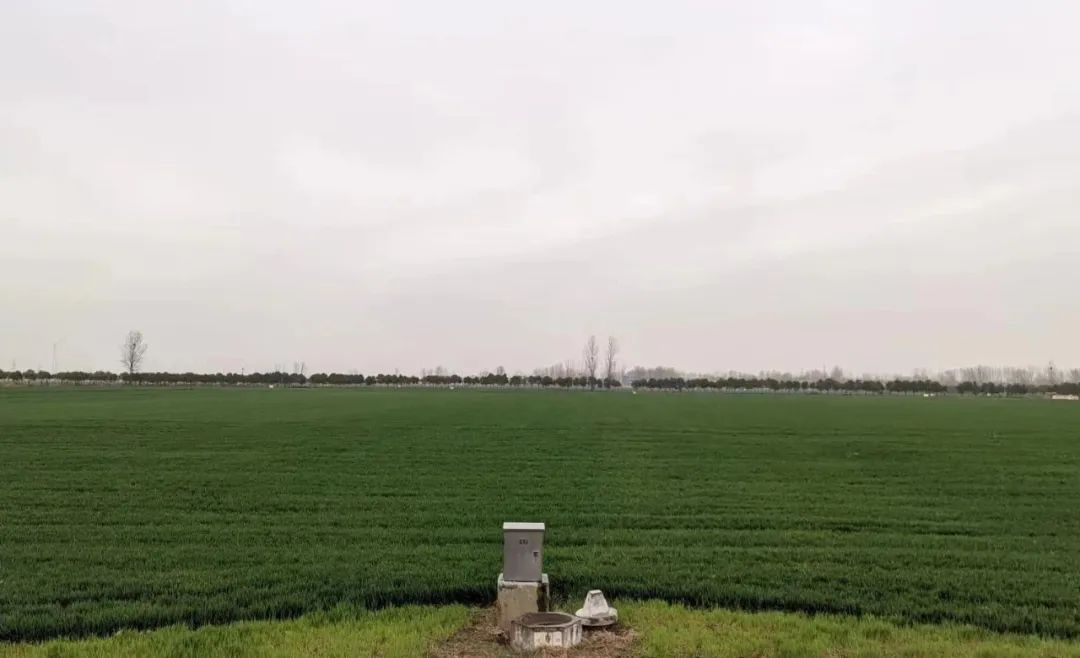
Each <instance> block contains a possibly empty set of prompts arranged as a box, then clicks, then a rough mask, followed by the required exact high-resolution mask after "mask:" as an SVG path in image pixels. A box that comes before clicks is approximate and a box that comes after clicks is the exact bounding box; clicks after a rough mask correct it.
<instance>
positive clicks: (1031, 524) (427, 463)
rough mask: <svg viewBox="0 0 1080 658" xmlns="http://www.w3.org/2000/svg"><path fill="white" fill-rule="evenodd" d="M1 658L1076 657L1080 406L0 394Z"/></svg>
mask: <svg viewBox="0 0 1080 658" xmlns="http://www.w3.org/2000/svg"><path fill="white" fill-rule="evenodd" d="M0 483H2V486H0V640H5V641H22V640H44V639H49V638H55V637H60V636H66V637H77V636H85V635H102V634H108V633H111V632H113V631H117V630H120V629H147V628H157V627H165V626H172V625H175V624H185V625H192V626H198V625H204V624H212V623H224V622H231V621H237V620H265V619H276V618H295V617H300V616H302V615H310V614H314V613H319V612H323V611H332V610H334V609H340V606H343V605H344V606H356V607H358V608H359V609H378V608H383V607H387V606H390V605H398V604H409V605H411V604H425V603H459V604H484V603H490V602H492V601H493V599H494V595H495V587H494V585H495V578H496V575H497V573H498V571H499V566H500V561H501V541H502V540H501V524H502V522H503V521H506V520H519V521H544V522H546V523H547V524H548V535H547V540H546V541H547V550H546V556H545V570H546V571H547V572H548V573H550V574H551V579H552V585H553V589H554V590H555V595H556V597H561V598H562V599H564V600H567V599H578V598H580V596H582V595H583V594H584V592H585V591H586V590H588V589H591V588H601V589H603V590H604V591H605V593H606V594H608V596H611V597H616V598H619V599H622V600H633V599H663V600H666V601H669V602H673V603H679V604H684V605H688V606H690V607H697V608H711V607H726V608H735V609H740V610H774V611H798V612H805V613H830V614H840V615H860V616H861V615H872V616H874V617H875V618H885V619H890V620H893V621H895V622H898V623H901V624H912V623H926V622H953V623H963V624H969V625H973V626H977V627H982V628H984V629H988V630H992V631H1010V632H1021V633H1038V634H1042V635H1049V636H1058V637H1063V638H1076V637H1078V636H1080V405H1078V404H1075V403H1057V402H1050V401H1046V400H1030V399H1021V400H1016V399H985V398H980V399H971V398H967V399H963V398H947V397H946V398H932V399H925V398H921V397H919V398H914V397H912V398H907V397H840V396H801V395H791V396H788V395H722V394H709V393H698V394H665V393H652V394H649V393H645V394H639V395H632V394H630V393H628V392H618V393H615V392H596V393H583V392H559V391H479V390H460V389H459V390H446V389H442V390H406V389H402V390H393V389H381V390H371V389H364V390H351V389H275V390H268V389H210V388H207V389H192V390H165V389H149V388H148V389H121V388H118V389H79V390H76V389H46V388H42V389H29V388H9V389H0Z"/></svg>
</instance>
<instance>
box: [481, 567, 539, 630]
mask: <svg viewBox="0 0 1080 658" xmlns="http://www.w3.org/2000/svg"><path fill="white" fill-rule="evenodd" d="M541 578H542V580H541V581H540V582H538V583H537V582H520V581H515V580H503V575H502V574H499V597H498V600H497V601H496V604H495V609H496V612H497V613H498V618H499V628H501V629H502V632H503V633H506V636H507V637H510V636H511V632H512V631H513V626H512V624H513V622H514V620H515V619H517V618H519V617H521V616H522V615H525V614H529V613H530V612H547V611H548V608H549V607H550V606H551V581H550V580H548V575H547V574H546V573H545V574H543V575H542V576H541Z"/></svg>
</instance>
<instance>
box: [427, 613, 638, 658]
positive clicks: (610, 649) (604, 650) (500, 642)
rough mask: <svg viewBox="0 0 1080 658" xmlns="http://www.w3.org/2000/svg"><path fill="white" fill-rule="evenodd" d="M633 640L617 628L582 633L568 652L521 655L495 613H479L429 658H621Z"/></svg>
mask: <svg viewBox="0 0 1080 658" xmlns="http://www.w3.org/2000/svg"><path fill="white" fill-rule="evenodd" d="M635 640H636V636H635V634H634V631H633V630H632V629H629V628H626V627H624V626H621V625H616V626H615V628H613V629H608V630H595V631H590V630H586V631H585V639H584V640H583V641H582V643H581V644H579V645H578V646H576V647H573V648H571V649H544V650H542V651H538V652H535V653H532V654H520V653H518V652H516V651H513V650H512V649H511V648H510V644H509V643H508V641H507V638H506V636H505V635H503V633H502V631H501V630H500V629H499V627H498V625H496V623H495V610H494V609H490V608H487V609H484V610H480V611H478V612H477V613H476V615H475V616H474V617H473V620H472V622H471V623H470V624H469V625H468V626H466V627H465V628H463V629H461V630H460V631H458V632H457V633H455V634H454V635H453V636H452V637H451V638H450V639H449V640H447V641H446V642H444V643H443V644H441V645H439V646H438V647H435V649H433V650H432V651H431V653H430V654H429V658H508V657H510V656H522V655H530V656H544V657H547V656H550V657H552V658H554V657H556V656H558V657H559V658H563V657H565V658H623V657H625V656H631V655H632V653H633V645H634V642H635Z"/></svg>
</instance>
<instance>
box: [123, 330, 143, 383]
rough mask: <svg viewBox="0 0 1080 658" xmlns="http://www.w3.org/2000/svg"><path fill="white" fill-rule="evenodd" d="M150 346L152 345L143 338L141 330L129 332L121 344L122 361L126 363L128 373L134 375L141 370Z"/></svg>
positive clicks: (125, 368) (125, 367)
mask: <svg viewBox="0 0 1080 658" xmlns="http://www.w3.org/2000/svg"><path fill="white" fill-rule="evenodd" d="M148 347H150V346H149V345H147V344H146V341H145V340H143V335H142V332H141V331H136V330H134V329H132V330H131V331H129V332H128V335H127V338H125V339H124V342H123V344H122V345H120V363H122V364H124V370H125V371H127V374H129V375H134V374H135V373H137V372H139V368H141V367H142V362H143V356H145V355H146V349H147V348H148Z"/></svg>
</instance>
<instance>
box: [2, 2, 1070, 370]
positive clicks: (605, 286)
mask: <svg viewBox="0 0 1080 658" xmlns="http://www.w3.org/2000/svg"><path fill="white" fill-rule="evenodd" d="M1077 25H1080V3H1077V2H1075V1H1073V0H1060V1H1042V2H1040V1H1038V0H1034V1H1031V2H1016V1H1015V0H977V1H976V0H971V1H959V0H953V1H945V2H942V1H941V0H933V1H930V0H925V1H923V0H914V1H906V2H895V1H892V0H889V1H884V0H883V1H879V2H870V1H867V2H854V1H836V2H832V1H826V2H814V1H807V0H790V1H765V2H741V1H739V2H720V1H716V0H714V1H701V2H691V1H688V0H683V1H667V2H628V1H625V0H622V1H611V2H581V1H575V2H570V1H559V0H553V1H548V2H544V3H518V2H505V1H497V0H483V1H480V0H459V1H458V2H436V1H428V2H419V1H408V0H406V1H399V2H325V1H320V0H316V1H309V2H303V3H284V2H276V1H267V0H251V1H246V2H237V1H222V0H214V1H213V2H197V1H196V2H156V1H147V0H130V1H119V0H118V1H113V2H106V1H95V0H88V1H87V2H71V1H70V0H32V1H31V0H5V1H4V2H2V3H0V261H2V270H0V272H2V274H0V313H2V319H0V367H3V368H8V367H9V366H10V361H11V360H15V361H16V362H17V364H18V366H19V367H20V368H50V367H51V365H52V345H53V343H54V342H56V341H59V347H58V356H59V365H60V367H61V368H64V369H75V368H109V369H117V368H119V363H118V345H119V343H120V341H121V339H122V337H123V335H124V333H125V332H126V331H127V330H128V329H131V328H139V329H141V330H142V331H143V332H144V333H145V334H146V336H147V338H148V341H149V343H150V345H151V348H150V352H149V353H148V362H147V367H148V368H150V369H155V370H156V369H170V370H196V371H216V370H239V369H240V368H242V367H243V368H246V369H247V370H248V371H252V370H262V369H269V368H271V367H273V366H274V365H275V364H284V363H290V364H291V362H292V361H294V360H304V361H306V362H307V364H308V369H309V371H312V370H340V371H344V370H348V369H352V368H356V369H359V370H360V371H361V372H365V373H366V372H374V371H377V370H378V371H393V370H394V369H395V368H400V369H401V370H402V371H404V372H409V371H418V370H420V369H421V368H432V367H434V366H436V365H440V364H441V365H444V366H446V367H448V368H451V369H454V370H458V371H462V372H475V371H479V370H482V369H494V368H495V367H496V366H498V365H503V366H505V367H506V368H507V369H508V370H510V371H514V370H518V369H521V370H531V369H532V368H533V367H534V366H538V365H546V364H549V363H552V362H557V361H561V360H564V359H566V358H569V357H577V356H578V355H579V354H580V346H581V344H582V342H583V340H584V338H585V337H586V336H587V335H588V334H590V333H596V334H598V335H601V336H606V335H607V334H609V333H611V334H615V335H617V336H618V337H619V338H620V339H621V341H622V343H623V346H624V356H625V359H626V361H628V362H629V363H635V364H648V365H654V364H665V365H674V366H677V367H682V368H688V369H692V370H696V371H713V370H728V369H738V370H747V371H757V370H759V369H784V370H793V371H797V370H800V369H803V368H815V367H820V366H821V365H822V364H829V365H832V364H840V365H843V366H845V367H847V368H848V369H849V370H852V371H855V372H894V371H898V372H908V371H910V370H911V369H912V368H913V367H929V368H945V367H952V366H961V365H969V364H974V363H980V362H985V363H992V364H1003V365H1004V364H1011V365H1027V364H1033V363H1045V362H1046V361H1048V360H1050V359H1054V360H1055V361H1057V362H1058V363H1060V364H1080V296H1078V295H1077V294H1076V292H1075V290H1076V284H1077V281H1078V280H1080V277H1078V276H1077V262H1078V257H1080V75H1078V74H1077V69H1076V66H1077V62H1080V40H1078V39H1076V35H1075V31H1076V26H1077Z"/></svg>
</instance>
